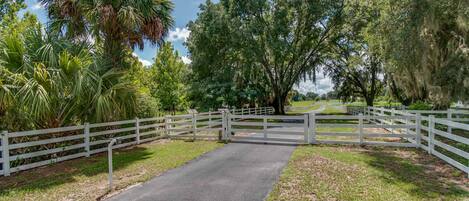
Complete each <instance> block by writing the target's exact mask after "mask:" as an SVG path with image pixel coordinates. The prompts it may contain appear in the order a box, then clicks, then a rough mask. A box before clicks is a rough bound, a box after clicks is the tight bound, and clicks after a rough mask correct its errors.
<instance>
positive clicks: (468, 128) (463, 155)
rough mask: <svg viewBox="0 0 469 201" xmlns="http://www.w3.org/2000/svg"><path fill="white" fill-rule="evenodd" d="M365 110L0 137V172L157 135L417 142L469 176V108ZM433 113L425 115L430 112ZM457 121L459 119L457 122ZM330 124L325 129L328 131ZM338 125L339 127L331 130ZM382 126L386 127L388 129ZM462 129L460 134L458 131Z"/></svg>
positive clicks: (236, 114)
mask: <svg viewBox="0 0 469 201" xmlns="http://www.w3.org/2000/svg"><path fill="white" fill-rule="evenodd" d="M362 111H364V112H365V114H364V115H362V114H359V115H351V116H346V115H316V114H314V113H308V114H303V115H290V116H279V115H271V114H272V113H273V112H274V111H273V108H271V107H264V108H241V109H232V110H229V111H228V110H226V109H224V110H219V111H216V112H205V113H191V114H183V115H168V116H165V117H156V118H146V119H138V118H136V119H133V120H125V121H117V122H106V123H98V124H87V123H86V124H84V125H77V126H69V127H62V128H51V129H44V130H33V131H21V132H12V133H8V132H6V131H4V132H3V133H2V135H1V146H0V150H1V152H2V157H1V158H0V163H1V164H2V167H3V168H2V170H0V175H5V176H8V175H10V173H13V172H18V171H22V170H27V169H31V168H34V167H39V166H43V165H47V164H51V163H55V162H59V161H64V160H69V159H74V158H78V157H88V156H90V155H92V154H96V153H100V152H105V151H106V144H107V143H108V142H109V140H110V139H111V138H115V137H119V138H120V139H122V143H121V144H118V145H115V146H114V148H120V147H126V146H130V145H135V144H140V143H143V142H147V141H152V140H156V139H160V138H166V137H169V138H184V139H194V140H195V139H207V138H217V137H219V136H218V135H217V133H218V132H219V133H221V138H222V139H224V140H234V141H236V140H248V141H260V142H270V141H273V142H288V143H304V144H360V145H383V146H399V147H418V148H422V149H424V150H426V151H428V153H430V154H433V155H435V156H437V157H439V158H441V159H442V160H444V161H446V162H448V163H449V164H451V165H453V166H455V167H456V168H459V169H461V170H462V171H465V172H466V173H468V174H469V151H468V150H469V138H468V136H467V133H468V132H469V125H468V124H464V123H460V122H464V121H467V120H468V119H467V115H469V112H468V111H453V110H452V111H450V113H449V114H450V115H448V111H445V112H443V111H409V110H406V111H403V110H395V109H385V108H376V107H368V108H365V110H362ZM427 115H428V116H427ZM456 121H460V122H456ZM325 128H327V129H325ZM331 128H332V130H334V129H336V130H337V131H338V132H332V131H330V129H331ZM383 129H385V130H387V132H383ZM461 133H462V134H461Z"/></svg>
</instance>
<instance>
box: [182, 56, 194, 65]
mask: <svg viewBox="0 0 469 201" xmlns="http://www.w3.org/2000/svg"><path fill="white" fill-rule="evenodd" d="M181 59H182V62H184V63H185V64H191V63H192V60H191V59H189V57H188V56H182V57H181Z"/></svg>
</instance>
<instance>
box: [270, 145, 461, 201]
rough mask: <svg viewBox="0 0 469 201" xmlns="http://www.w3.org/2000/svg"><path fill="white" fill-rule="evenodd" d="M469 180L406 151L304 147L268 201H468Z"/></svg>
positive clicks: (291, 162) (456, 171)
mask: <svg viewBox="0 0 469 201" xmlns="http://www.w3.org/2000/svg"><path fill="white" fill-rule="evenodd" d="M468 188H469V180H468V179H467V175H465V174H464V173H462V172H461V171H458V170H456V169H455V168H453V167H450V166H448V165H447V164H445V163H444V162H442V161H440V160H438V159H436V158H434V157H432V156H429V155H428V154H426V153H424V152H421V151H418V150H415V149H404V148H390V147H387V148H383V147H364V148H362V147H358V146H301V147H298V148H297V149H296V150H295V152H294V153H293V155H292V158H291V159H290V162H289V164H288V165H287V167H286V168H285V169H284V171H283V173H282V175H281V177H280V181H279V182H278V183H277V184H276V185H275V187H274V189H273V191H272V192H271V193H270V195H269V197H268V199H267V200H271V201H272V200H295V201H296V200H370V201H379V200H383V201H388V200H468V199H469V192H468V190H467V189H468Z"/></svg>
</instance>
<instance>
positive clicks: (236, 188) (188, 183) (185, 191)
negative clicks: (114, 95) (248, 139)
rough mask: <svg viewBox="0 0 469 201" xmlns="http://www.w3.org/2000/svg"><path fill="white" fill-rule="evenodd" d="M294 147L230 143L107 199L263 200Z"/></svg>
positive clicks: (174, 200) (177, 200)
mask: <svg viewBox="0 0 469 201" xmlns="http://www.w3.org/2000/svg"><path fill="white" fill-rule="evenodd" d="M294 148H295V147H294V146H292V145H273V144H252V143H230V144H227V145H226V146H224V147H222V148H220V149H217V150H215V151H213V152H210V153H207V154H205V155H203V156H201V157H200V158H199V159H196V160H194V161H191V162H190V163H188V164H187V165H184V166H182V167H179V168H176V169H173V170H170V171H168V172H166V173H164V174H163V175H161V176H159V177H155V178H153V179H152V180H150V181H148V182H146V183H144V184H142V185H140V186H137V187H134V188H131V189H129V190H127V191H125V192H123V193H121V194H118V195H116V196H114V197H112V198H110V200H122V201H123V200H126V201H127V200H139V201H140V200H164V201H179V200H181V201H182V200H190V201H199V200H200V201H231V200H232V201H243V200H246V201H256V200H259V201H260V200H264V199H265V197H266V196H267V195H268V193H269V192H270V191H271V189H272V187H273V185H274V184H275V182H276V181H277V179H278V177H279V175H280V173H281V171H282V169H283V167H284V166H285V165H286V164H287V162H288V159H289V158H290V155H291V153H292V151H293V150H294Z"/></svg>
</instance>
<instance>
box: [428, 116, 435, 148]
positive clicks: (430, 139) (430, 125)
mask: <svg viewBox="0 0 469 201" xmlns="http://www.w3.org/2000/svg"><path fill="white" fill-rule="evenodd" d="M434 128H435V116H434V115H430V116H429V118H428V153H430V154H432V153H433V149H434V147H435V145H434V144H433V140H434V139H435V133H434Z"/></svg>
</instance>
